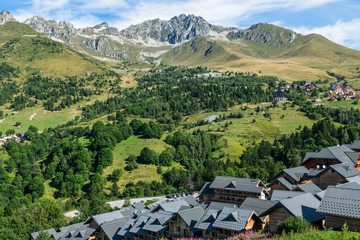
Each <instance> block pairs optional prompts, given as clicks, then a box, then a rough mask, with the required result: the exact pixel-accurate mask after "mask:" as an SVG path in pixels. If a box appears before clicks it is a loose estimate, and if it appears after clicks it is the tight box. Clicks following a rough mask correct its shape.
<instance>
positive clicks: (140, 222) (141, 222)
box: [129, 213, 153, 235]
mask: <svg viewBox="0 0 360 240" xmlns="http://www.w3.org/2000/svg"><path fill="white" fill-rule="evenodd" d="M152 215H153V213H148V214H147V215H142V216H140V217H139V218H138V219H137V221H135V222H134V225H133V226H132V227H131V229H130V230H129V232H130V233H137V234H140V235H146V230H144V229H143V227H144V226H145V224H146V223H147V222H148V221H149V219H150V218H151V217H152Z"/></svg>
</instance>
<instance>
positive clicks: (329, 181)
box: [312, 153, 360, 189]
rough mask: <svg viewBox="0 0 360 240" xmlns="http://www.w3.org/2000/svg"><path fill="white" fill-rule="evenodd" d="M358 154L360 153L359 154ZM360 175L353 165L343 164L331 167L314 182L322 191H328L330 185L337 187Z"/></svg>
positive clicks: (359, 171)
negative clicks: (347, 179)
mask: <svg viewBox="0 0 360 240" xmlns="http://www.w3.org/2000/svg"><path fill="white" fill-rule="evenodd" d="M357 154H358V153H357ZM359 174H360V170H358V169H357V168H355V167H354V164H352V163H341V164H335V165H330V166H329V167H327V168H326V169H324V170H323V171H321V172H320V173H319V174H317V175H316V176H315V177H314V178H313V180H312V181H313V182H314V183H315V184H316V185H317V186H319V187H320V188H321V189H326V188H327V187H328V186H330V185H333V186H334V185H336V184H338V183H341V182H343V181H345V180H346V178H349V177H354V176H357V175H359Z"/></svg>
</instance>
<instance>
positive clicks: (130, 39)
mask: <svg viewBox="0 0 360 240" xmlns="http://www.w3.org/2000/svg"><path fill="white" fill-rule="evenodd" d="M25 23H26V24H28V25H29V26H31V27H32V28H33V29H35V30H36V31H38V32H41V33H45V34H46V35H48V36H50V37H52V38H54V39H58V40H61V41H63V42H64V43H66V44H68V45H69V46H71V47H72V48H73V49H76V50H77V51H81V52H87V53H88V54H90V55H94V56H97V57H106V58H108V59H113V60H115V59H117V60H121V61H130V62H139V61H140V62H146V63H155V64H159V63H160V62H162V63H164V64H171V65H177V64H181V65H187V66H206V67H212V68H215V69H217V70H220V71H228V70H231V71H240V72H246V71H249V72H256V73H262V74H264V75H273V76H277V77H279V78H281V79H284V80H288V81H295V80H318V79H329V80H333V81H335V78H334V77H333V76H330V75H328V74H327V71H329V72H332V73H335V74H339V75H341V76H345V77H347V79H348V80H350V81H357V80H358V76H359V74H358V71H357V70H356V68H357V65H359V64H360V52H359V51H356V50H353V49H349V48H346V47H343V46H340V45H338V44H335V43H333V42H331V41H329V40H328V39H326V38H324V37H322V36H320V35H317V34H310V35H306V36H304V35H301V34H299V33H296V32H294V31H291V30H289V29H285V28H282V27H278V26H275V25H272V24H265V23H259V24H254V25H252V26H251V27H249V28H248V29H239V28H236V27H230V28H229V27H222V26H216V25H213V24H211V23H208V22H207V21H206V20H205V19H203V18H202V17H200V16H194V15H184V14H181V15H179V16H175V17H173V18H171V19H169V20H160V19H154V20H147V21H145V22H143V23H140V24H135V25H131V26H129V27H128V28H126V29H123V30H119V29H117V28H115V27H112V26H109V24H108V23H102V24H99V25H96V26H94V27H87V28H84V29H76V28H74V27H73V25H72V24H71V23H68V22H56V21H53V20H45V19H43V18H41V17H33V18H31V19H28V20H27V21H26V22H25Z"/></svg>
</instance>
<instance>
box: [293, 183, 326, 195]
mask: <svg viewBox="0 0 360 240" xmlns="http://www.w3.org/2000/svg"><path fill="white" fill-rule="evenodd" d="M294 190H300V191H302V192H306V193H311V194H316V193H318V192H321V191H322V190H321V188H319V187H318V186H316V185H315V184H314V183H313V182H311V181H310V182H307V183H303V184H298V185H297V186H296V188H295V189H294Z"/></svg>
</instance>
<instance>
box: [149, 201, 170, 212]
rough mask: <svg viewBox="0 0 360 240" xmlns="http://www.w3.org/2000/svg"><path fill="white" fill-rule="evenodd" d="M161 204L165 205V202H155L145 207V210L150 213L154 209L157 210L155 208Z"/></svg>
mask: <svg viewBox="0 0 360 240" xmlns="http://www.w3.org/2000/svg"><path fill="white" fill-rule="evenodd" d="M161 203H166V201H165V200H159V201H157V202H154V203H152V204H149V205H147V206H146V208H147V209H149V210H150V211H152V210H154V209H155V208H157V206H159V205H160V204H161Z"/></svg>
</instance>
